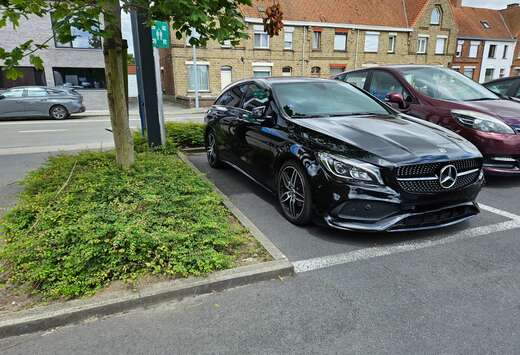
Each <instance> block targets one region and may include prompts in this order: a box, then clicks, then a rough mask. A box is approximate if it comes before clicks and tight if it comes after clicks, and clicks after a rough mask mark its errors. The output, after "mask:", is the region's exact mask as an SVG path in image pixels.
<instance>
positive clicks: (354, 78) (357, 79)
mask: <svg viewBox="0 0 520 355" xmlns="http://www.w3.org/2000/svg"><path fill="white" fill-rule="evenodd" d="M367 76H368V71H360V72H354V73H347V74H346V76H345V78H344V79H343V81H344V82H347V83H350V84H354V85H356V86H357V87H358V88H361V89H363V87H364V86H365V82H366V81H367Z"/></svg>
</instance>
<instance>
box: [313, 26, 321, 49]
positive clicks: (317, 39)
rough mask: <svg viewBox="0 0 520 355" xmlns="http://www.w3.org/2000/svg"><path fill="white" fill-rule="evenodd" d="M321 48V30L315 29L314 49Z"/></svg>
mask: <svg viewBox="0 0 520 355" xmlns="http://www.w3.org/2000/svg"><path fill="white" fill-rule="evenodd" d="M320 48H321V32H320V31H313V32H312V49H313V50H318V49H320Z"/></svg>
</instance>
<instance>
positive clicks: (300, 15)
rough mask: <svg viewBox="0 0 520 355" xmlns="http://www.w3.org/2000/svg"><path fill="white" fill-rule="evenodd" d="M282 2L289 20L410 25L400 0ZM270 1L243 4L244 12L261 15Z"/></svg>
mask: <svg viewBox="0 0 520 355" xmlns="http://www.w3.org/2000/svg"><path fill="white" fill-rule="evenodd" d="M424 1H427V0H424ZM396 2H398V3H399V6H396ZM279 3H280V5H281V7H282V11H283V13H284V19H285V20H288V21H309V22H328V23H348V24H357V25H372V26H387V27H404V28H406V27H408V24H407V21H406V15H405V12H404V7H403V6H402V4H401V0H363V1H359V0H279ZM271 4H272V1H270V0H268V1H265V0H253V1H252V4H251V6H242V13H243V14H244V16H246V17H254V18H261V17H263V11H261V10H262V9H264V10H265V9H266V8H267V7H268V6H270V5H271Z"/></svg>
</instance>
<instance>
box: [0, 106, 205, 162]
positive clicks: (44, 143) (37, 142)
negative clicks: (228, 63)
mask: <svg viewBox="0 0 520 355" xmlns="http://www.w3.org/2000/svg"><path fill="white" fill-rule="evenodd" d="M165 120H166V121H185V120H194V121H202V120H203V115H202V114H172V113H169V114H166V115H165ZM130 127H131V128H133V129H136V130H140V129H141V128H140V127H141V124H140V118H139V117H138V116H135V115H131V116H130ZM107 129H110V118H109V117H108V116H90V117H89V116H87V117H77V116H72V118H70V119H67V120H63V121H54V120H49V119H47V120H40V119H26V120H20V119H17V120H12V119H11V120H8V119H3V120H0V155H10V154H18V153H20V152H24V153H25V152H29V153H36V152H45V151H54V150H59V149H62V150H70V149H75V148H76V149H77V148H81V147H110V146H112V145H113V138H112V133H111V132H110V131H108V130H107Z"/></svg>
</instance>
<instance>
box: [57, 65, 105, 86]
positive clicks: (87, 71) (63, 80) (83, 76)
mask: <svg viewBox="0 0 520 355" xmlns="http://www.w3.org/2000/svg"><path fill="white" fill-rule="evenodd" d="M52 72H53V74H54V85H56V86H59V85H65V84H69V85H72V86H76V87H79V88H82V89H104V88H105V69H103V68H52Z"/></svg>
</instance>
